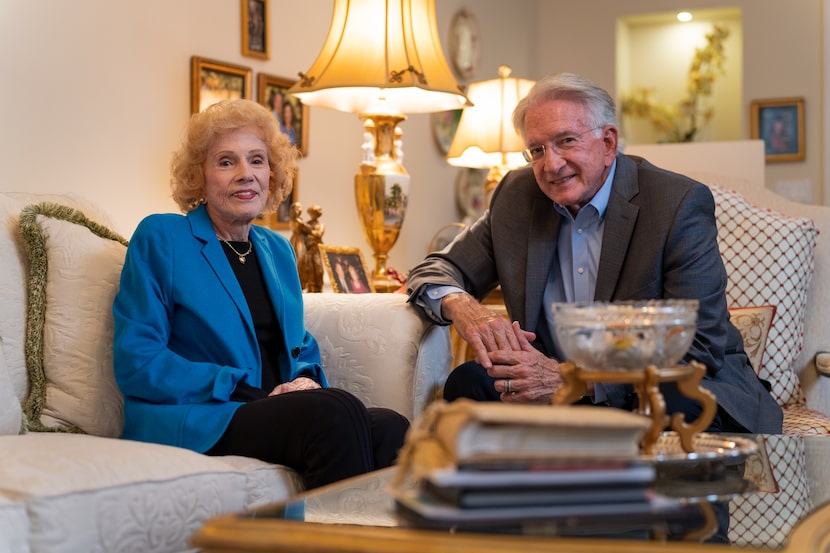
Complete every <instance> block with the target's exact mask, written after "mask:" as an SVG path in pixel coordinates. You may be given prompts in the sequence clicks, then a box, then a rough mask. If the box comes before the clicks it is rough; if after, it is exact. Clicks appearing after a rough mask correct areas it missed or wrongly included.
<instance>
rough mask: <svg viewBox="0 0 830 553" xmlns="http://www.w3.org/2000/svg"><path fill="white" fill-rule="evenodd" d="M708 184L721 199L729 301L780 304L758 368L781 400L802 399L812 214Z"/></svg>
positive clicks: (719, 215)
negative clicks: (779, 208) (791, 212)
mask: <svg viewBox="0 0 830 553" xmlns="http://www.w3.org/2000/svg"><path fill="white" fill-rule="evenodd" d="M709 186H710V188H711V190H712V194H713V195H714V197H715V203H716V204H717V208H716V216H717V221H718V245H719V247H720V252H721V256H723V262H724V265H726V272H727V275H728V278H729V283H728V285H727V289H726V296H727V302H728V304H729V305H730V306H750V305H774V306H775V307H776V311H775V320H774V321H773V322H772V326H771V327H770V331H769V337H768V343H767V346H766V349H765V355H764V359H763V361H762V363H761V366H760V367H759V368H757V370H758V374H759V375H760V376H761V378H764V379H766V380H768V381H769V382H770V384H771V385H772V395H773V397H775V399H776V400H777V401H778V403H779V404H781V405H793V404H803V403H804V402H805V400H804V394H803V392H802V390H801V385H800V383H799V380H798V376H797V375H796V371H795V368H794V367H793V364H794V363H795V360H796V358H797V357H798V355H799V353H801V348H802V346H803V344H804V315H805V311H806V308H807V290H808V289H809V287H810V281H811V280H812V278H813V266H814V262H815V255H814V249H815V245H816V239H817V237H818V232H819V231H818V228H817V227H816V225H815V223H814V222H813V221H811V220H810V219H803V218H802V219H795V218H792V217H789V216H787V215H784V214H783V213H777V212H775V211H772V210H769V209H764V208H761V207H757V206H754V205H752V204H750V203H749V202H748V201H747V200H746V198H744V197H743V196H742V195H740V194H738V193H737V192H734V191H732V190H727V189H725V188H721V187H719V186H717V185H709Z"/></svg>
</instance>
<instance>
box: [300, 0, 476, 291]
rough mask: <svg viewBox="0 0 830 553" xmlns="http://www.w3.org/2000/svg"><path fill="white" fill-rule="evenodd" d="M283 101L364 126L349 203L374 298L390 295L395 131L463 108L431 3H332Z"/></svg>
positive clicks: (398, 191) (404, 197) (397, 164)
mask: <svg viewBox="0 0 830 553" xmlns="http://www.w3.org/2000/svg"><path fill="white" fill-rule="evenodd" d="M288 93H289V94H294V95H295V96H297V97H298V98H299V99H300V100H301V101H302V102H303V103H304V104H307V105H311V106H322V107H327V108H331V109H336V110H339V111H348V112H352V113H357V114H359V118H360V119H361V120H362V121H363V122H364V123H363V128H364V130H363V132H364V141H363V160H362V163H361V165H360V168H359V170H358V172H357V174H356V175H355V200H356V203H357V210H358V215H359V219H360V223H361V226H362V227H363V233H364V235H365V237H366V240H367V242H369V245H370V246H371V247H372V250H373V251H374V258H375V268H374V270H373V272H372V280H373V284H374V287H375V290H376V291H379V292H385V291H392V290H394V289H397V288H398V287H399V286H400V283H399V282H397V281H396V280H394V279H392V278H391V277H390V276H389V275H388V273H387V268H386V262H387V259H388V253H389V250H390V249H391V248H392V246H394V244H395V242H396V241H397V239H398V234H399V233H400V229H401V226H402V224H403V219H404V214H405V212H406V207H407V202H408V196H409V175H408V174H407V172H406V169H404V167H403V165H402V164H401V157H402V142H401V131H400V129H399V128H398V126H397V125H398V123H400V122H401V121H403V120H405V119H406V115H404V114H405V113H426V112H432V111H444V110H449V109H458V108H460V107H463V106H465V105H468V104H469V101H468V100H467V97H466V96H465V95H464V93H463V92H462V90H461V88H460V87H459V86H458V83H457V82H456V80H455V78H454V77H453V75H452V72H451V71H450V68H449V66H448V65H447V61H446V58H445V57H444V52H443V50H442V49H441V41H440V37H439V34H438V30H437V24H436V16H435V0H335V2H334V13H333V15H332V21H331V27H330V28H329V34H328V37H327V38H326V41H325V43H324V44H323V48H322V50H321V51H320V54H319V55H318V56H317V59H316V61H315V62H314V63H313V64H312V65H311V68H310V69H309V70H308V71H307V72H305V73H300V80H299V81H298V82H297V83H296V84H295V85H294V86H292V87H291V88H290V89H289V90H288Z"/></svg>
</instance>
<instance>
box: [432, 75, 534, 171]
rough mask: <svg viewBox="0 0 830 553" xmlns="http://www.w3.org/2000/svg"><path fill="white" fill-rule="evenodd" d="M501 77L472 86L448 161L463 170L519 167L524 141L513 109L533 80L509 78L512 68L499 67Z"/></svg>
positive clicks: (524, 162)
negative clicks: (518, 129) (514, 119)
mask: <svg viewBox="0 0 830 553" xmlns="http://www.w3.org/2000/svg"><path fill="white" fill-rule="evenodd" d="M499 74H500V75H501V77H499V78H497V79H490V80H488V81H480V82H476V83H471V84H470V89H469V91H468V96H469V98H470V101H471V102H472V103H473V105H472V106H471V107H466V108H464V112H463V113H462V114H461V119H460V120H459V122H458V129H457V130H456V131H455V136H454V137H453V141H452V144H451V145H450V149H449V152H447V161H448V162H449V163H450V164H451V165H457V166H460V167H481V168H486V167H497V166H501V167H520V166H522V165H525V164H526V163H527V162H526V161H525V160H524V157H522V150H523V149H524V147H525V145H524V141H523V140H522V139H521V137H520V136H519V135H518V134H517V133H516V130H515V129H514V128H513V122H512V119H511V118H512V116H513V110H514V109H515V107H516V104H518V103H519V100H520V99H521V98H523V97H524V96H525V95H526V94H527V92H528V91H529V90H530V88H531V87H532V86H533V85H534V81H531V80H528V79H516V78H511V77H510V68H509V67H506V66H502V67H500V68H499Z"/></svg>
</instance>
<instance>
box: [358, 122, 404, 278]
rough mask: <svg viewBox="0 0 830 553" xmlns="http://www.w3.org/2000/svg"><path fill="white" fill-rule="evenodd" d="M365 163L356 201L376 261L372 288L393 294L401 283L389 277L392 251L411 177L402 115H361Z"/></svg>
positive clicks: (359, 177) (360, 176)
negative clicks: (403, 143)
mask: <svg viewBox="0 0 830 553" xmlns="http://www.w3.org/2000/svg"><path fill="white" fill-rule="evenodd" d="M360 119H361V120H363V128H364V133H363V161H362V163H361V164H360V171H359V172H358V173H357V174H356V175H355V178H354V192H355V200H356V202H357V212H358V216H359V218H360V224H361V226H362V227H363V234H364V236H365V237H366V241H367V242H368V243H369V246H371V248H372V251H373V252H374V253H373V257H374V258H375V268H374V269H373V270H372V275H371V279H372V285H373V287H374V289H375V291H376V292H393V291H395V290H397V289H398V288H400V286H401V283H400V282H398V281H397V280H395V279H393V278H392V277H391V276H389V271H388V270H387V267H386V263H387V260H388V259H389V250H391V249H392V246H394V245H395V242H397V240H398V234H399V233H400V231H401V227H402V226H403V220H404V215H405V214H406V206H407V204H408V202H409V174H408V173H407V172H406V169H404V167H403V165H402V164H401V157H402V151H401V142H400V137H401V131H400V129H399V128H398V123H400V122H401V121H403V120H405V119H406V116H404V115H400V114H361V115H360Z"/></svg>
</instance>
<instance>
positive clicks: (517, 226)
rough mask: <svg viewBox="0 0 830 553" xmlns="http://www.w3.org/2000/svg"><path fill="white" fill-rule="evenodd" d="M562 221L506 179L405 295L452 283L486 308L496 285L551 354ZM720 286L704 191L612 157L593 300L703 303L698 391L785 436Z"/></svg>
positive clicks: (533, 192) (523, 185) (527, 174)
mask: <svg viewBox="0 0 830 553" xmlns="http://www.w3.org/2000/svg"><path fill="white" fill-rule="evenodd" d="M560 217H561V216H560V215H559V214H558V213H557V212H556V210H555V209H554V208H553V205H552V202H551V200H550V199H548V198H547V197H546V196H545V195H544V194H543V193H542V191H541V190H540V189H539V187H538V185H537V184H536V180H535V178H534V176H533V173H532V171H531V169H530V168H529V167H526V168H522V169H519V170H516V171H512V172H510V173H508V174H507V176H505V178H504V179H503V180H502V182H501V183H500V184H499V186H498V187H497V188H496V190H495V192H494V194H493V198H492V200H491V203H490V209H489V210H488V211H487V212H486V213H485V214H484V215H483V216H482V217H481V218H480V219H479V220H478V221H476V222H475V223H474V224H473V225H471V226H470V227H469V228H468V229H467V230H465V231H464V232H463V233H462V234H461V235H460V236H459V237H458V239H456V240H455V241H454V242H453V243H452V244H451V245H450V246H448V248H446V249H445V250H443V251H442V252H440V253H433V254H430V255H429V256H428V257H427V258H426V259H425V260H424V261H423V262H422V263H420V264H419V265H418V266H416V267H415V268H414V269H413V270H412V271H411V272H410V274H409V276H408V278H407V286H408V288H409V290H410V293H411V298H416V297H417V295H418V294H419V293H420V291H421V290H422V287H423V286H425V285H427V284H449V285H455V286H459V287H461V288H463V289H465V290H467V291H468V292H470V293H471V294H472V295H474V296H475V297H477V298H479V299H481V298H483V297H484V296H486V295H487V294H488V293H489V292H490V291H491V290H492V289H493V288H494V287H495V286H497V285H499V284H500V285H501V289H502V293H503V295H504V302H505V306H506V307H507V311H508V313H509V314H510V317H511V319H512V320H516V321H519V324H521V326H522V328H525V329H527V330H530V331H533V332H535V333H536V334H537V343H536V344H535V346H536V347H537V348H538V349H539V350H541V351H542V352H544V353H545V354H546V355H549V356H553V355H554V352H555V351H556V348H555V346H554V339H553V336H552V333H551V331H550V329H548V328H547V323H546V320H545V316H544V312H543V309H545V308H546V307H545V306H544V305H543V301H542V296H543V293H544V289H545V285H546V283H547V279H548V273H549V271H550V270H551V268H552V266H553V264H554V263H556V262H557V257H556V244H557V235H558V233H559V226H560ZM726 283H727V279H726V270H725V269H724V266H723V262H722V260H721V257H720V252H719V250H718V243H717V226H716V221H715V204H714V199H713V198H712V194H711V192H710V191H709V189H708V188H707V187H706V186H705V185H703V184H700V183H698V182H696V181H694V180H692V179H690V178H688V177H685V176H682V175H678V174H676V173H671V172H669V171H665V170H662V169H659V168H657V167H655V166H653V165H651V164H650V163H648V162H647V161H645V160H643V159H640V158H637V157H633V156H632V157H629V156H625V155H622V154H620V155H618V156H617V168H616V173H615V175H614V182H613V186H612V189H611V196H610V198H609V202H608V209H607V211H606V214H605V229H604V232H603V239H602V250H601V254H600V260H599V268H598V275H597V283H596V291H595V297H594V299H596V300H598V301H614V300H639V299H659V298H694V299H697V300H699V302H700V308H699V312H698V321H697V333H696V336H695V340H694V343H693V344H692V346H691V348H690V350H689V353H688V354H687V355H686V357H685V359H686V360H690V359H695V360H697V361H699V362H701V363H703V364H704V365H706V367H707V369H708V371H707V376H706V378H705V379H704V381H703V385H704V387H706V388H707V389H709V390H710V391H711V392H712V393H714V394H715V396H716V397H717V399H718V403H719V404H720V405H721V407H723V408H724V409H725V410H726V412H727V413H729V415H731V416H732V417H733V418H734V419H735V420H736V421H738V422H739V423H740V424H741V425H742V426H744V427H746V428H747V429H748V430H750V431H752V432H764V433H778V432H781V421H782V412H781V408H780V407H779V406H778V404H777V403H776V402H775V400H774V399H773V398H772V397H771V396H770V394H769V393H768V392H767V390H766V388H765V387H764V386H763V384H762V383H761V381H760V380H758V378H757V377H756V375H755V372H754V371H753V369H752V367H751V366H750V364H749V361H748V359H747V356H746V354H745V352H744V348H743V342H742V340H741V336H740V333H739V332H738V331H737V329H735V327H734V326H733V325H732V324H731V323H730V322H729V315H728V311H727V308H726V296H725V289H726ZM416 305H417V303H416ZM425 314H426V315H427V316H430V317H431V318H433V319H434V320H436V321H438V322H442V321H441V320H440V319H439V318H437V317H435V316H434V315H433V314H431V313H428V312H426V310H425ZM606 388H607V389H608V393H609V397H610V398H611V403H612V405H618V406H619V404H621V402H622V397H621V396H622V395H623V392H621V390H620V389H617V390H615V391H612V388H613V387H609V386H606Z"/></svg>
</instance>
